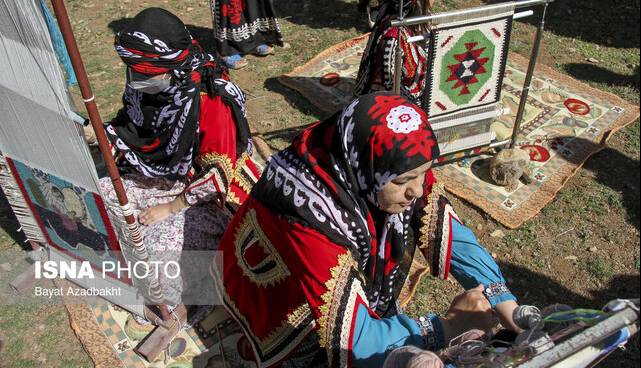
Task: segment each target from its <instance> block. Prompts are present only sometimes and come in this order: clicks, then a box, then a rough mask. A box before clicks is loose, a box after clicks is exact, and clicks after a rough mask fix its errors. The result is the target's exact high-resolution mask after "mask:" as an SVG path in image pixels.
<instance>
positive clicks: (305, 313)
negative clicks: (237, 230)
mask: <svg viewBox="0 0 641 368" xmlns="http://www.w3.org/2000/svg"><path fill="white" fill-rule="evenodd" d="M210 273H211V275H212V276H213V277H214V280H215V282H216V284H217V288H218V290H222V296H223V299H224V300H225V304H226V305H227V307H229V308H230V309H231V310H232V313H233V314H234V316H235V317H236V318H238V319H240V320H241V322H242V323H243V325H244V326H246V327H247V329H246V332H247V333H248V334H250V335H251V337H252V340H253V341H256V342H257V343H258V345H259V347H260V349H261V350H262V351H263V352H264V353H265V354H269V353H271V351H272V350H273V349H274V348H276V347H278V346H280V344H281V342H282V341H283V340H284V339H286V338H288V337H289V336H290V334H291V333H292V332H293V331H294V330H296V329H299V328H301V327H302V326H303V325H305V324H307V327H306V328H304V329H303V330H302V331H301V333H300V334H299V338H297V339H294V340H293V341H291V342H290V344H289V345H290V347H291V348H294V347H295V346H296V345H297V344H298V343H299V342H300V340H301V339H302V338H304V337H305V336H306V335H307V332H309V331H311V330H313V329H314V327H315V326H316V323H315V321H314V318H313V317H312V311H311V309H310V308H309V304H307V302H303V304H301V305H299V306H298V307H296V308H294V310H293V311H292V313H290V314H288V315H287V318H286V320H283V321H282V323H281V324H280V326H278V327H276V328H275V329H274V330H273V331H272V332H271V333H269V335H268V336H267V337H266V338H263V339H261V338H259V337H258V336H256V335H255V334H254V333H253V332H252V330H251V323H249V321H248V320H247V318H246V317H245V316H244V315H243V314H242V313H240V311H239V310H238V307H236V304H235V303H234V302H233V301H232V300H231V298H230V297H229V294H228V293H227V291H226V290H225V288H224V286H223V285H222V283H221V282H220V280H222V277H221V275H220V273H219V270H218V267H216V262H212V265H211V266H210ZM290 350H291V349H287V348H285V349H283V354H287V353H289V351H290Z"/></svg>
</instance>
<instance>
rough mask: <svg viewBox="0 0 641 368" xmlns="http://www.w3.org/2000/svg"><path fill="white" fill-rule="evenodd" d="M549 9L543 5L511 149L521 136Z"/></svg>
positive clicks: (515, 121) (515, 122)
mask: <svg viewBox="0 0 641 368" xmlns="http://www.w3.org/2000/svg"><path fill="white" fill-rule="evenodd" d="M547 9H548V3H547V2H546V3H545V4H544V5H543V14H541V22H539V27H538V28H537V30H536V36H535V38H534V45H533V46H532V53H531V55H530V62H529V63H528V66H527V73H526V74H525V82H524V83H523V89H522V90H521V100H520V101H519V109H518V111H517V113H516V119H515V120H514V128H513V130H512V141H511V143H510V148H514V146H515V145H516V139H517V137H518V135H519V130H520V129H521V122H522V121H523V114H524V113H525V105H526V104H527V96H528V94H529V92H530V84H531V83H532V76H533V75H534V67H535V66H536V58H537V57H538V56H539V49H540V47H541V39H542V38H543V28H544V26H545V13H546V11H547Z"/></svg>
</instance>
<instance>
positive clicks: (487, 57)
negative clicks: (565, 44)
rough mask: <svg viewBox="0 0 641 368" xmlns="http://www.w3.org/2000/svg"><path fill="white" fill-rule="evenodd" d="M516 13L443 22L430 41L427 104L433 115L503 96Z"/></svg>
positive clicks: (481, 103) (486, 102) (483, 104)
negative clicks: (513, 19)
mask: <svg viewBox="0 0 641 368" xmlns="http://www.w3.org/2000/svg"><path fill="white" fill-rule="evenodd" d="M512 15H513V13H512V12H509V13H502V14H497V15H493V16H489V17H486V18H483V19H479V18H476V19H473V20H470V21H467V22H456V23H450V24H443V25H439V27H438V29H436V30H435V31H433V34H432V39H431V41H430V58H429V60H430V61H429V66H428V68H429V69H428V73H429V74H430V75H431V76H433V78H431V79H430V83H429V85H428V86H427V89H428V91H427V92H428V93H426V94H425V102H424V107H425V108H426V110H427V112H428V115H429V116H431V117H434V116H439V115H444V114H449V113H452V112H455V111H460V110H463V109H469V108H474V107H479V106H485V105H489V104H492V103H495V102H497V101H498V100H499V98H500V93H501V84H502V80H503V71H504V70H505V61H506V58H507V49H508V45H509V43H510V31H511V28H512Z"/></svg>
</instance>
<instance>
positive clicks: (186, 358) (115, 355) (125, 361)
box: [65, 301, 254, 368]
mask: <svg viewBox="0 0 641 368" xmlns="http://www.w3.org/2000/svg"><path fill="white" fill-rule="evenodd" d="M65 307H66V308H67V312H68V315H69V322H70V325H71V328H72V329H73V331H74V332H75V334H76V336H78V339H79V340H80V342H81V343H82V345H83V347H84V348H85V350H86V351H87V353H88V354H89V356H90V357H91V359H92V360H93V362H94V364H95V366H96V367H98V368H100V367H105V368H106V367H108V368H114V367H126V368H130V367H131V368H146V367H153V368H161V367H167V368H169V367H171V368H191V367H194V368H197V367H220V368H245V367H254V363H253V362H252V361H250V360H247V359H251V350H247V349H242V348H241V349H238V347H239V346H244V345H243V344H239V341H240V339H241V337H242V336H243V335H242V331H241V329H240V326H239V325H238V324H237V323H236V322H234V321H233V320H232V319H231V318H230V316H229V314H227V313H226V312H225V311H224V308H222V307H219V308H216V309H215V310H214V311H213V312H212V313H211V314H210V315H209V316H208V317H206V318H205V319H204V320H202V321H201V322H199V323H198V324H196V325H195V326H194V327H193V328H190V329H188V330H183V331H181V332H180V333H179V334H178V335H177V336H176V337H175V338H174V339H173V340H172V342H171V343H170V344H169V347H168V348H167V349H166V350H164V351H163V352H162V353H161V354H160V355H159V356H158V358H156V359H155V360H154V361H153V362H147V361H146V360H145V359H144V358H142V357H141V356H139V355H138V354H136V352H135V351H134V348H135V347H136V346H137V345H138V344H139V343H140V342H141V341H142V340H143V339H144V338H145V337H146V336H147V335H148V334H149V333H150V332H151V330H152V329H153V326H146V325H141V324H138V323H137V322H136V321H135V320H134V319H133V317H132V315H131V314H130V313H129V312H127V311H125V310H123V309H122V308H120V307H118V306H115V305H113V304H111V303H108V302H106V301H100V302H96V303H95V304H93V303H92V304H86V303H78V302H77V301H74V302H73V303H65ZM221 346H222V347H223V348H222V350H221ZM239 350H242V351H241V352H240V353H239ZM221 351H222V352H221Z"/></svg>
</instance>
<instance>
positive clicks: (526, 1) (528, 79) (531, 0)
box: [392, 0, 554, 149]
mask: <svg viewBox="0 0 641 368" xmlns="http://www.w3.org/2000/svg"><path fill="white" fill-rule="evenodd" d="M552 2H554V0H523V1H511V2H505V3H498V4H492V5H486V6H479V7H475V8H470V9H461V10H453V11H449V12H444V13H438V14H431V15H423V16H418V17H410V18H404V17H403V0H401V1H400V10H399V17H398V19H395V20H393V21H392V27H400V26H413V25H418V24H423V23H428V22H433V23H435V24H438V23H439V21H441V22H442V21H443V20H444V19H448V18H451V17H463V16H468V17H474V16H477V15H479V14H482V13H483V12H485V11H488V10H495V11H501V10H506V11H507V10H509V9H522V8H527V7H532V6H538V5H541V6H543V12H542V14H541V20H540V22H539V25H538V28H537V30H536V34H535V37H534V44H533V45H532V52H531V55H530V62H529V63H528V68H527V72H526V75H525V82H524V83H523V89H522V90H521V96H520V99H519V108H518V110H517V114H516V119H515V121H514V127H513V128H512V137H511V139H506V140H502V141H498V142H492V143H490V145H489V148H498V147H503V146H509V147H510V148H513V147H514V146H515V145H516V139H517V137H518V133H519V129H520V128H521V122H522V121H523V114H524V113H525V105H526V103H527V97H528V93H529V90H530V84H531V83H532V76H533V75H534V67H535V66H536V59H537V57H538V55H539V49H540V47H541V39H542V38H543V29H544V25H545V15H546V11H547V7H548V5H549V4H550V3H552ZM532 14H533V11H532V10H528V11H524V12H520V13H515V14H514V16H513V19H520V18H525V17H528V16H530V15H532ZM397 37H398V40H397V42H396V52H395V55H394V64H395V65H394V68H395V70H396V73H395V74H394V89H393V91H394V93H400V92H401V74H402V73H401V67H402V64H403V59H402V54H401V53H402V50H401V40H400V33H399V35H398V36H397ZM422 40H424V37H423V36H416V37H412V38H410V39H409V40H408V42H418V41H422ZM468 149H469V148H468Z"/></svg>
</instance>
